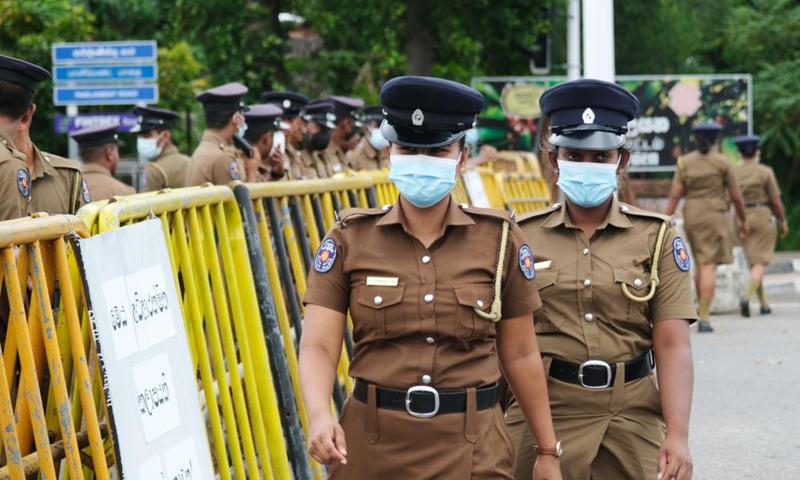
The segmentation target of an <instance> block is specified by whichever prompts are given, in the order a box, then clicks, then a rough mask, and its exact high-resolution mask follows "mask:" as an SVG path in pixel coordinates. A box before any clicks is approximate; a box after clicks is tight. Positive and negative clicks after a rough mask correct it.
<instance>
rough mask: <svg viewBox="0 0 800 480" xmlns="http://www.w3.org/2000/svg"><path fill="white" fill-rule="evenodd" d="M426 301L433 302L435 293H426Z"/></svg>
mask: <svg viewBox="0 0 800 480" xmlns="http://www.w3.org/2000/svg"><path fill="white" fill-rule="evenodd" d="M425 301H426V302H428V303H431V302H432V301H433V294H432V293H429V294H427V295H425Z"/></svg>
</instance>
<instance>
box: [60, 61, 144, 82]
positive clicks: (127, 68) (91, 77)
mask: <svg viewBox="0 0 800 480" xmlns="http://www.w3.org/2000/svg"><path fill="white" fill-rule="evenodd" d="M157 79H158V69H157V67H156V64H155V63H151V64H146V65H121V64H115V65H81V66H69V67H67V66H55V67H53V81H54V82H55V83H68V82H74V83H117V82H154V81H156V80H157Z"/></svg>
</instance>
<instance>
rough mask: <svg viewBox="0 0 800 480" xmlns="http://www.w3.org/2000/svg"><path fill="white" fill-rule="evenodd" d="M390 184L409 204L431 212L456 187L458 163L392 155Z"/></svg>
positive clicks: (421, 156) (450, 160)
mask: <svg viewBox="0 0 800 480" xmlns="http://www.w3.org/2000/svg"><path fill="white" fill-rule="evenodd" d="M389 160H390V161H391V168H390V171H389V180H391V181H392V182H393V183H394V184H395V185H397V189H398V190H400V193H401V194H402V195H403V196H404V197H406V200H408V201H409V202H411V204H412V205H414V206H415V207H419V208H428V207H430V206H431V205H435V204H437V203H438V202H440V201H441V200H442V199H443V198H445V197H446V196H447V195H448V194H450V191H451V190H453V187H454V186H455V184H456V167H457V166H458V159H455V158H440V157H432V156H429V155H391V157H390V159H389Z"/></svg>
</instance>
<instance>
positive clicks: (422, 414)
mask: <svg viewBox="0 0 800 480" xmlns="http://www.w3.org/2000/svg"><path fill="white" fill-rule="evenodd" d="M499 386H500V385H499V382H495V383H493V384H492V385H486V386H484V387H480V388H478V389H477V391H476V392H475V397H476V398H475V399H476V405H477V410H488V409H490V408H492V407H494V406H495V405H497V402H498V401H499V400H500V388H499ZM368 388H369V384H368V383H366V382H363V381H360V380H356V385H355V388H354V389H353V398H355V399H356V400H358V401H359V402H361V403H367V390H368ZM375 393H376V399H375V400H376V404H377V406H378V408H385V409H389V410H405V411H407V412H408V413H409V414H410V415H411V416H413V417H418V418H430V417H433V416H436V415H439V414H443V413H464V412H466V411H467V391H466V390H436V389H434V388H433V387H429V386H427V385H416V386H413V387H411V388H409V389H408V390H393V389H390V388H383V387H378V386H376V387H375Z"/></svg>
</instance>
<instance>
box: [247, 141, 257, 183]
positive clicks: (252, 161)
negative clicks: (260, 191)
mask: <svg viewBox="0 0 800 480" xmlns="http://www.w3.org/2000/svg"><path fill="white" fill-rule="evenodd" d="M259 165H261V153H260V152H259V151H258V149H257V148H254V149H253V156H252V157H250V158H248V157H247V155H244V173H245V179H246V180H245V181H247V182H253V181H255V179H256V177H257V176H258V166H259Z"/></svg>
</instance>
